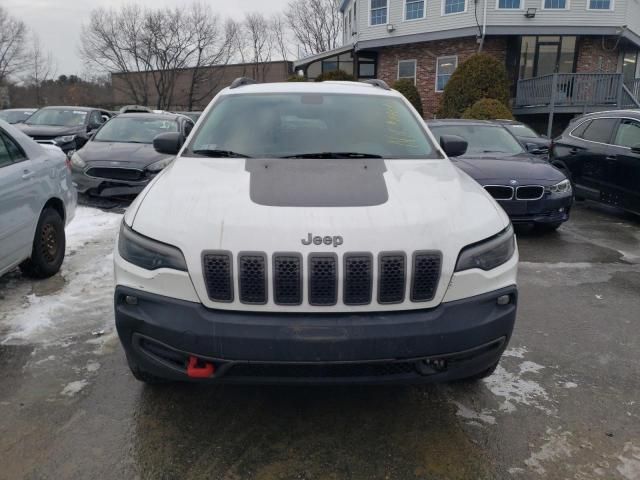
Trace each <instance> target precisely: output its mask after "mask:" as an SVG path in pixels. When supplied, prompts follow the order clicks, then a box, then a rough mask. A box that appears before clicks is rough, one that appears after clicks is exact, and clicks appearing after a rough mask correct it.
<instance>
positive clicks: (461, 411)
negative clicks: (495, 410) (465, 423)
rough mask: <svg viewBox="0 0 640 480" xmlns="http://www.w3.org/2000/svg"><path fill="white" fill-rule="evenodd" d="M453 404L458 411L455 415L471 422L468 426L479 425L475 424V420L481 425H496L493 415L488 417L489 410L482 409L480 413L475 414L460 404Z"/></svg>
mask: <svg viewBox="0 0 640 480" xmlns="http://www.w3.org/2000/svg"><path fill="white" fill-rule="evenodd" d="M453 404H454V405H455V406H456V407H458V411H457V412H456V415H458V416H459V417H462V418H465V419H467V420H471V422H469V424H476V425H480V424H478V423H477V422H475V420H479V421H481V422H483V423H488V424H489V425H495V424H496V417H494V416H493V415H490V412H491V410H489V409H483V410H482V411H481V412H476V411H474V410H471V409H470V408H468V407H466V406H464V405H463V404H461V403H460V402H453Z"/></svg>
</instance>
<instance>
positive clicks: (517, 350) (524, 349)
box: [502, 347, 529, 358]
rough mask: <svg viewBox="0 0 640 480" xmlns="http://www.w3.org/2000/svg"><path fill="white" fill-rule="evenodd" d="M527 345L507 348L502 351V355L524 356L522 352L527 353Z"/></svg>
mask: <svg viewBox="0 0 640 480" xmlns="http://www.w3.org/2000/svg"><path fill="white" fill-rule="evenodd" d="M528 352H529V350H527V347H514V348H508V349H507V350H505V351H504V352H503V353H502V356H503V357H513V358H524V354H525V353H528Z"/></svg>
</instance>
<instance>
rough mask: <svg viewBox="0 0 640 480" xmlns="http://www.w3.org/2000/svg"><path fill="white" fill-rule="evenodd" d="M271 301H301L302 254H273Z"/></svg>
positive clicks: (284, 303)
mask: <svg viewBox="0 0 640 480" xmlns="http://www.w3.org/2000/svg"><path fill="white" fill-rule="evenodd" d="M273 301H274V302H275V303H276V304H278V305H300V304H301V303H302V255H300V254H296V253H276V254H275V255H274V256H273Z"/></svg>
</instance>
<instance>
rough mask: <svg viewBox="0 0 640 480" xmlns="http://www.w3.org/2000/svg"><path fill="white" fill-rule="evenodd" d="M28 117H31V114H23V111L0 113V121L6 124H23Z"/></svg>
mask: <svg viewBox="0 0 640 480" xmlns="http://www.w3.org/2000/svg"><path fill="white" fill-rule="evenodd" d="M30 116H31V112H23V111H9V112H0V119H2V120H4V121H5V122H7V123H19V122H24V121H25V120H26V119H27V118H29V117H30Z"/></svg>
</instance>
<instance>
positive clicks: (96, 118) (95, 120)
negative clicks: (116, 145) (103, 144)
mask: <svg viewBox="0 0 640 480" xmlns="http://www.w3.org/2000/svg"><path fill="white" fill-rule="evenodd" d="M104 122H105V120H104V119H103V118H102V114H101V113H100V112H99V111H97V110H96V111H93V112H91V117H89V125H95V126H98V125H102V124H103V123H104Z"/></svg>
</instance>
